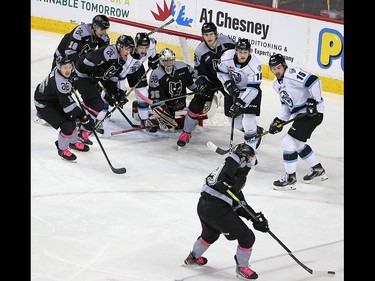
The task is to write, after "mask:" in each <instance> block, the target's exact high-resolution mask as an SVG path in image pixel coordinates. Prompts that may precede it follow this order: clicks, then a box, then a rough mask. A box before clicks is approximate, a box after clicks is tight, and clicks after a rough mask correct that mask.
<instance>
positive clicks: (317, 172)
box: [303, 163, 328, 184]
mask: <svg viewBox="0 0 375 281" xmlns="http://www.w3.org/2000/svg"><path fill="white" fill-rule="evenodd" d="M327 179H328V177H327V175H326V171H325V170H324V169H323V167H322V165H321V164H320V163H319V164H316V165H315V166H314V167H312V168H311V173H310V174H308V175H306V176H304V177H303V181H304V182H305V183H309V184H310V183H316V182H321V181H325V180H327Z"/></svg>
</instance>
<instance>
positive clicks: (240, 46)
mask: <svg viewBox="0 0 375 281" xmlns="http://www.w3.org/2000/svg"><path fill="white" fill-rule="evenodd" d="M250 48H251V45H250V41H249V39H246V38H240V39H238V40H237V42H236V50H248V51H250Z"/></svg>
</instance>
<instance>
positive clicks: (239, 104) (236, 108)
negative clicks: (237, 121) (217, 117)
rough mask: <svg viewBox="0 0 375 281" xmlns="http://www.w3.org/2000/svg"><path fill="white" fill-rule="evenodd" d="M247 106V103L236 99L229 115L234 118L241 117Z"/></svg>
mask: <svg viewBox="0 0 375 281" xmlns="http://www.w3.org/2000/svg"><path fill="white" fill-rule="evenodd" d="M245 104H246V103H245V102H244V101H243V100H241V99H240V98H236V100H235V101H234V103H233V104H232V106H231V107H230V108H229V114H231V115H232V117H233V118H236V117H237V116H240V115H241V114H242V109H243V108H244V106H245Z"/></svg>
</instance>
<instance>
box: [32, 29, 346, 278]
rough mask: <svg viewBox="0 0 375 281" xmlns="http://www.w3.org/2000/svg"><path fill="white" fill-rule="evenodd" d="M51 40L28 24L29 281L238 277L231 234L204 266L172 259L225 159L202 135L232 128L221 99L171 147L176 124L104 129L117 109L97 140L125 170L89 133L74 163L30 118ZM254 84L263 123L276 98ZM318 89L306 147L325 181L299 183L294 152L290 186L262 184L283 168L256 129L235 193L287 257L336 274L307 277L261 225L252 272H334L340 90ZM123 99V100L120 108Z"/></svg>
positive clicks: (180, 253)
mask: <svg viewBox="0 0 375 281" xmlns="http://www.w3.org/2000/svg"><path fill="white" fill-rule="evenodd" d="M61 38H62V35H61V34H54V33H48V32H43V31H36V30H31V91H30V94H31V111H30V115H31V117H30V123H31V125H30V126H31V280H33V281H47V280H51V281H120V280H121V281H137V280H142V281H145V280H152V281H159V280H160V281H176V280H189V281H198V280H199V281H203V280H204V281H209V280H215V281H219V280H238V279H237V278H236V276H235V262H234V259H233V256H234V254H235V250H236V247H237V243H236V241H227V240H226V239H225V238H224V237H220V238H219V240H218V241H217V242H216V243H215V244H213V245H212V246H211V247H210V248H209V249H208V250H207V251H206V253H205V254H204V256H205V257H207V258H208V264H207V265H205V266H202V267H185V266H182V264H183V260H184V259H185V258H186V256H187V255H188V253H189V251H190V250H191V248H192V245H193V243H194V241H195V240H196V238H197V237H198V236H199V234H200V223H199V220H198V216H197V213H196V204H197V201H198V198H199V193H200V189H201V186H202V183H203V180H204V179H205V177H206V176H207V175H208V174H209V173H210V172H211V171H212V170H213V169H214V168H216V167H217V166H218V165H220V164H221V163H222V161H223V160H224V156H220V155H218V154H216V153H214V152H212V151H211V150H209V149H208V148H207V146H206V143H207V142H208V141H213V142H214V143H216V144H218V145H219V146H221V147H224V148H227V147H228V146H229V140H230V125H229V124H228V123H227V119H226V118H225V117H224V115H223V107H222V105H220V106H219V107H218V109H217V111H216V114H215V115H214V116H213V117H212V119H211V120H206V121H205V122H204V126H203V127H199V128H197V130H196V131H194V132H193V134H192V139H191V141H190V143H189V144H188V145H187V147H186V148H185V149H183V150H180V151H177V149H176V141H177V138H178V136H179V132H178V133H177V132H175V133H165V132H160V133H159V132H158V133H156V134H152V133H145V132H132V133H127V134H122V135H118V136H112V137H111V136H110V132H112V131H119V130H123V129H128V128H130V126H129V124H128V123H127V121H126V120H125V119H124V118H123V116H122V115H120V113H119V112H118V111H115V112H114V114H113V116H112V117H111V118H110V120H109V121H108V122H106V123H105V130H106V133H105V135H104V136H102V137H101V138H100V142H101V143H102V145H103V147H104V149H105V152H106V153H107V155H108V157H109V160H110V162H111V163H112V165H113V166H114V167H115V168H120V167H126V169H127V172H126V173H125V174H115V173H113V172H112V170H111V169H110V166H109V165H108V162H107V161H106V159H105V157H104V154H103V152H102V150H101V149H100V146H99V145H98V142H97V141H96V139H95V138H94V136H92V137H91V139H92V140H93V141H94V145H92V146H91V150H90V151H89V152H87V153H83V152H81V153H79V152H78V153H77V152H76V155H77V157H78V159H77V160H78V161H77V163H68V162H67V161H64V160H61V159H60V157H59V156H58V155H57V151H56V148H55V144H54V142H55V140H57V133H58V132H57V131H56V130H54V129H53V128H52V127H48V126H43V125H40V124H37V123H35V122H34V121H33V119H34V117H35V112H36V111H35V108H34V103H33V94H34V91H35V87H36V85H37V84H38V83H40V82H41V81H42V80H43V79H44V78H45V77H46V76H47V74H48V73H49V70H50V66H51V61H52V55H53V52H54V50H55V48H56V46H57V45H58V42H59V40H60V39H61ZM262 88H263V101H262V113H261V116H260V117H259V118H258V124H259V125H261V126H263V127H265V128H266V129H267V128H268V126H269V124H270V122H271V121H272V120H273V118H274V117H275V116H277V115H278V113H279V101H278V99H277V96H276V94H275V93H274V91H273V90H272V87H271V81H270V80H264V81H263V83H262ZM323 96H324V99H325V101H326V113H325V117H324V121H323V123H322V124H321V125H320V126H319V127H318V128H317V129H316V131H315V132H314V134H313V137H312V139H311V140H310V141H309V144H310V145H311V147H312V148H313V149H314V151H315V153H316V155H317V156H318V157H319V159H320V160H321V163H322V164H323V166H324V168H325V169H326V172H327V175H328V180H327V181H325V182H321V183H319V184H311V185H308V184H304V183H303V181H302V177H303V176H304V175H305V174H307V173H308V172H309V170H308V167H307V165H306V164H305V163H304V162H303V161H299V163H298V168H297V178H298V184H297V189H296V190H294V191H275V190H273V189H272V182H273V181H274V180H276V179H278V178H280V177H281V176H282V175H283V173H284V170H283V163H282V151H281V147H280V145H279V144H280V139H281V137H282V136H283V135H284V133H285V132H286V129H284V130H283V131H282V132H281V133H279V134H276V135H266V136H265V137H264V140H263V143H262V146H261V148H260V150H259V153H258V160H259V164H258V166H256V168H255V169H254V170H252V171H250V173H249V175H248V181H247V184H246V186H245V188H244V193H245V196H246V198H247V201H248V202H249V204H251V205H252V207H253V208H254V209H255V210H256V211H262V212H263V213H264V214H265V216H266V218H267V219H268V221H269V224H270V229H271V230H272V232H273V233H274V234H275V235H276V236H277V237H278V238H279V239H280V240H281V241H282V243H284V245H285V246H286V247H287V248H289V250H290V251H292V255H294V256H295V257H296V258H297V259H298V260H299V261H300V262H302V263H303V264H304V265H306V266H307V267H309V268H311V269H313V270H316V271H334V272H335V273H336V274H335V276H334V277H333V278H332V277H316V276H315V275H311V274H310V273H308V272H307V271H306V270H305V269H304V268H302V267H301V266H300V265H299V264H298V263H297V262H296V261H295V260H294V259H293V258H292V256H291V255H289V254H288V252H287V251H286V250H285V249H284V248H283V247H282V246H281V245H280V244H279V243H278V242H277V241H276V240H275V239H274V238H272V237H271V236H270V235H269V234H267V233H262V232H258V231H255V234H256V241H255V244H254V246H253V253H252V256H251V259H250V264H251V267H252V269H253V270H255V271H256V272H257V273H258V275H259V278H258V280H262V281H275V280H278V281H297V280H298V281H301V280H327V281H328V280H335V281H338V280H344V250H343V248H344V231H343V225H344V223H343V221H344V218H343V217H344V214H343V213H344V212H343V201H344V200H343V199H344V198H343V197H344V182H343V175H344V168H343V162H344V152H343V146H344V145H343V143H344V141H343V140H344V139H343V100H344V98H343V96H342V95H337V94H333V93H328V92H324V94H323ZM130 97H131V98H130V100H133V99H134V96H133V95H131V96H130ZM130 104H131V102H129V103H128V104H126V105H125V108H124V111H125V112H126V113H127V115H128V116H129V117H131V115H130ZM131 120H133V119H131ZM133 121H134V123H137V121H135V120H133ZM287 128H289V125H287ZM241 140H242V133H240V132H238V131H235V134H234V143H235V144H236V143H238V142H240V141H241ZM248 224H249V226H251V223H250V222H249V223H248ZM251 227H252V226H251Z"/></svg>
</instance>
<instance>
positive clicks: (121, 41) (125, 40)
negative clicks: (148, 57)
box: [116, 35, 135, 51]
mask: <svg viewBox="0 0 375 281" xmlns="http://www.w3.org/2000/svg"><path fill="white" fill-rule="evenodd" d="M116 47H117V50H118V51H119V50H120V49H121V48H122V47H126V48H133V49H134V47H135V44H134V39H133V38H132V37H131V36H129V35H121V36H120V37H119V38H117V40H116Z"/></svg>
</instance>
